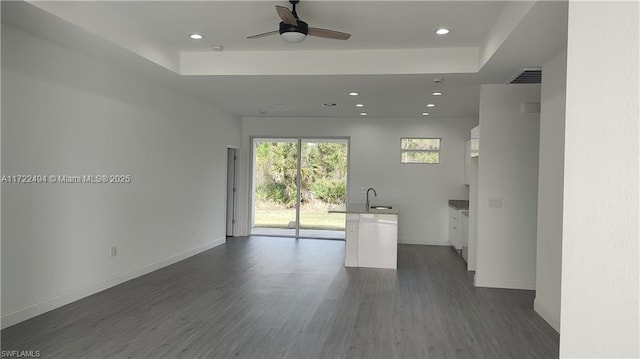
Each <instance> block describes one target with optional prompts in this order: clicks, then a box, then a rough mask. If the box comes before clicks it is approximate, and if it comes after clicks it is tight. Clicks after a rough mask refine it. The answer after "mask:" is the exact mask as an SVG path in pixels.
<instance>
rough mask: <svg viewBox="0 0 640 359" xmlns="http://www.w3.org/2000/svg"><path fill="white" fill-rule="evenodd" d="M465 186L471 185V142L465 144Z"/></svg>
mask: <svg viewBox="0 0 640 359" xmlns="http://www.w3.org/2000/svg"><path fill="white" fill-rule="evenodd" d="M464 184H468V185H470V184H471V140H467V141H466V142H465V143H464Z"/></svg>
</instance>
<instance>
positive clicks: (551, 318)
mask: <svg viewBox="0 0 640 359" xmlns="http://www.w3.org/2000/svg"><path fill="white" fill-rule="evenodd" d="M533 310H534V311H535V312H536V313H538V314H540V316H541V317H542V319H544V320H545V321H546V322H547V323H549V325H550V326H551V327H552V328H553V329H555V330H556V332H558V333H560V318H559V317H558V316H557V315H555V314H553V312H551V311H550V310H549V307H547V306H546V305H544V303H542V302H541V301H539V300H538V298H536V299H535V300H534V301H533Z"/></svg>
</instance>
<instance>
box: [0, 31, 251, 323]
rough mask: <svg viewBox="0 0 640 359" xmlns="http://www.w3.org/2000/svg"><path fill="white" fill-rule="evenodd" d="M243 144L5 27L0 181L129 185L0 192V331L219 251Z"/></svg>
mask: <svg viewBox="0 0 640 359" xmlns="http://www.w3.org/2000/svg"><path fill="white" fill-rule="evenodd" d="M240 140H241V137H240V120H239V119H236V118H232V117H231V116H229V115H227V114H224V113H222V112H220V111H218V110H216V109H215V108H212V107H210V106H207V105H205V104H202V103H199V102H196V101H192V100H191V99H189V98H187V97H185V96H183V95H181V94H180V93H177V92H174V91H172V90H170V89H168V88H165V87H164V86H163V85H161V84H158V83H154V82H151V81H148V80H146V79H145V78H142V77H139V76H137V75H135V74H132V73H128V72H124V71H121V70H118V69H116V68H114V67H111V66H109V65H106V64H104V63H101V62H99V61H98V60H95V59H93V58H90V57H87V56H85V55H82V54H79V53H76V52H73V51H70V50H68V49H66V48H64V47H61V46H58V45H57V44H54V43H52V42H49V41H46V40H42V39H40V38H37V37H34V36H32V35H29V34H26V33H24V32H22V31H20V30H16V29H14V28H11V27H7V26H4V25H3V28H2V174H3V175H11V174H16V175H18V174H36V175H84V174H93V175H97V174H107V175H110V174H124V175H131V176H132V183H130V184H51V183H47V184H3V185H2V191H3V197H2V222H3V226H2V326H3V327H6V326H8V325H11V324H14V323H16V322H19V321H21V320H24V319H27V318H29V317H32V316H35V315H37V314H40V313H43V312H45V311H48V310H51V309H53V308H56V307H58V306H61V305H63V304H66V303H69V302H71V301H73V300H76V299H79V298H82V297H84V296H86V295H89V294H92V293H94V292H96V291H99V290H102V289H105V288H107V287H110V286H112V285H115V284H118V283H120V282H122V281H125V280H128V279H131V278H133V277H135V276H138V275H140V274H143V273H146V272H149V271H151V270H154V269H157V268H159V267H161V266H164V265H167V264H169V263H172V262H174V261H177V260H180V259H182V258H185V257H186V256H189V255H191V254H195V253H197V252H199V251H202V250H204V249H206V248H209V247H211V246H214V245H217V244H220V243H223V242H224V239H225V193H226V191H225V188H226V186H225V181H226V174H225V170H226V154H227V148H226V146H227V143H232V144H236V145H239V144H240ZM112 246H117V247H118V255H117V257H114V258H110V248H111V247H112Z"/></svg>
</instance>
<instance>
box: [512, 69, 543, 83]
mask: <svg viewBox="0 0 640 359" xmlns="http://www.w3.org/2000/svg"><path fill="white" fill-rule="evenodd" d="M509 83H512V84H539V83H542V70H541V69H524V70H522V72H520V73H519V74H517V75H516V76H515V77H514V78H513V80H511V81H510V82H509Z"/></svg>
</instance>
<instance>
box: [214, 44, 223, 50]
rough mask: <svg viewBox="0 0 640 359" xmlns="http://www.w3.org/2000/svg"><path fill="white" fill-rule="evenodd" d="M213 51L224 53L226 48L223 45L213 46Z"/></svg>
mask: <svg viewBox="0 0 640 359" xmlns="http://www.w3.org/2000/svg"><path fill="white" fill-rule="evenodd" d="M211 49H213V51H222V50H224V46H222V45H213V46H211Z"/></svg>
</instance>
